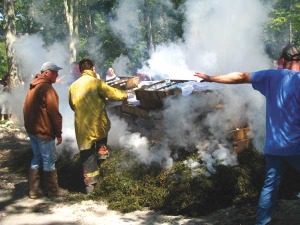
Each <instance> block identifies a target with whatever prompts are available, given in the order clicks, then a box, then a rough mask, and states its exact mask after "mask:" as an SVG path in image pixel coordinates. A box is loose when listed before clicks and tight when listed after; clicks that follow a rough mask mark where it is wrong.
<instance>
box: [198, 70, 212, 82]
mask: <svg viewBox="0 0 300 225" xmlns="http://www.w3.org/2000/svg"><path fill="white" fill-rule="evenodd" d="M194 76H196V77H199V78H201V79H202V80H201V81H200V82H205V81H206V82H211V79H210V76H208V75H206V74H204V73H199V72H195V74H194Z"/></svg>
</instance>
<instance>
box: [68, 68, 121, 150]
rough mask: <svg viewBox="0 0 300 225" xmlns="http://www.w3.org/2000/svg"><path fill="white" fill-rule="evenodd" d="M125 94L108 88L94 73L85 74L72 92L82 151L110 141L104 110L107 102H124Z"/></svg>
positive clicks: (108, 124) (72, 107)
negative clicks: (93, 145) (94, 144)
mask: <svg viewBox="0 0 300 225" xmlns="http://www.w3.org/2000/svg"><path fill="white" fill-rule="evenodd" d="M126 98H127V93H126V92H125V91H122V90H119V89H116V88H113V87H111V86H109V85H107V84H106V83H105V82H104V81H103V80H100V79H98V78H97V77H96V74H95V73H94V72H93V71H92V70H84V71H83V73H82V75H81V77H80V78H79V79H77V80H76V81H75V82H74V83H73V84H72V85H71V86H70V88H69V105H70V107H71V109H72V110H73V111H74V112H75V134H76V140H77V144H78V148H79V150H87V149H90V148H91V146H92V144H93V143H94V142H96V141H99V140H100V139H102V138H105V137H107V134H108V131H109V130H110V121H109V119H108V117H107V113H106V110H105V101H106V99H108V100H110V101H121V100H124V99H126Z"/></svg>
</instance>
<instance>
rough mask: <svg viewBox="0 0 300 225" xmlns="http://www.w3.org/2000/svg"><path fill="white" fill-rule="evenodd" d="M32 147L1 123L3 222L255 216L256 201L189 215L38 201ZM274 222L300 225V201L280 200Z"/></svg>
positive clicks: (82, 223) (170, 221)
mask: <svg viewBox="0 0 300 225" xmlns="http://www.w3.org/2000/svg"><path fill="white" fill-rule="evenodd" d="M29 148H30V145H29V141H28V139H27V135H26V133H25V132H24V129H23V128H22V127H17V126H14V125H11V126H6V125H3V124H2V125H1V126H0V225H96V224H97V225H98V224H102V225H115V224H120V225H137V224H139V225H156V224H157V225H158V224H163V225H183V224H185V225H196V224H197V225H250V224H254V221H255V208H256V207H255V206H253V205H252V206H251V205H249V206H245V207H242V208H235V207H231V208H227V209H222V210H219V211H217V212H215V213H213V214H211V215H209V216H207V217H203V218H186V217H183V216H168V215H163V214H161V213H159V212H154V211H151V210H147V209H145V210H144V211H135V212H132V213H126V214H123V213H119V212H116V211H111V210H108V209H107V205H106V204H105V203H104V202H95V201H91V200H89V201H81V202H79V203H70V202H68V201H66V200H65V199H59V198H58V199H55V200H53V199H48V198H46V197H44V198H41V199H38V200H32V199H29V198H28V196H27V192H28V183H27V177H26V175H25V173H24V169H23V171H22V168H24V164H22V163H20V158H19V157H22V154H21V153H22V152H24V151H28V149H29ZM21 161H22V160H21ZM271 224H273V225H296V224H297V225H299V224H300V200H293V201H287V200H280V201H279V203H278V206H277V211H276V214H275V216H274V221H273V222H272V223H271Z"/></svg>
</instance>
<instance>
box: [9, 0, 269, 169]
mask: <svg viewBox="0 0 300 225" xmlns="http://www.w3.org/2000/svg"><path fill="white" fill-rule="evenodd" d="M165 4H166V5H171V4H170V1H165ZM140 6H141V1H131V0H120V1H119V5H118V7H117V8H116V11H115V17H114V19H113V20H111V23H110V24H111V27H112V29H113V31H114V32H115V33H116V34H117V35H118V36H119V37H120V38H122V40H123V41H124V43H125V44H126V45H127V46H128V47H129V48H132V47H133V45H135V44H136V43H138V42H140V41H144V40H143V37H142V36H141V34H140V33H139V30H138V29H137V27H138V26H139V24H140V20H139V17H138V14H134V13H131V12H136V11H137V9H138V8H139V7H140ZM245 9H247V13H243V12H245ZM182 10H183V12H184V16H185V18H186V20H185V21H186V22H185V24H184V36H183V40H177V41H176V42H174V41H172V42H171V41H169V42H168V43H162V44H160V45H158V46H156V50H155V52H154V53H153V54H152V55H151V58H150V59H149V60H148V61H147V62H145V65H146V64H147V66H145V67H144V68H141V70H144V71H146V73H147V74H149V75H151V76H152V77H153V78H155V77H157V78H158V77H159V78H166V79H167V78H168V79H170V78H171V79H187V80H193V79H195V78H194V76H193V73H194V72H195V71H202V72H205V73H208V74H215V73H226V72H231V71H237V70H239V71H251V70H260V69H265V68H269V66H270V59H268V57H267V56H266V54H265V52H264V47H263V43H262V41H261V33H262V26H263V24H264V23H265V22H266V20H267V17H266V15H267V9H266V8H265V7H264V6H263V5H262V4H261V3H260V1H259V0H252V1H239V0H223V1H218V0H210V1H198V0H187V1H186V3H185V5H184V7H183V8H182ZM39 16H40V17H39V20H40V21H45V27H46V24H47V23H46V22H50V21H51V19H47V18H44V17H43V15H39ZM159 19H160V18H158V20H159ZM163 21H167V17H166V16H165V15H164V20H163ZM44 46H45V45H44V42H43V40H42V38H41V37H40V36H38V35H33V36H32V35H25V36H22V37H20V38H18V40H17V42H16V54H17V56H18V59H19V61H20V64H21V69H22V75H23V77H24V81H25V86H24V88H23V89H24V90H22V91H17V92H16V93H18V95H17V96H16V97H15V99H17V100H16V102H17V104H16V106H15V107H14V108H15V110H16V111H17V112H18V113H17V114H18V115H21V114H22V113H21V112H22V105H23V101H24V97H25V93H26V91H27V89H28V82H30V80H31V79H32V77H33V75H34V74H36V73H38V72H39V70H40V66H41V64H42V63H43V62H45V61H53V62H55V63H56V64H57V65H59V66H62V67H63V68H64V70H63V71H61V72H60V76H61V77H63V78H62V79H61V82H59V83H57V84H55V85H54V86H55V88H56V89H57V90H58V92H59V95H60V107H61V111H62V114H63V117H64V127H63V137H64V138H65V137H68V138H69V139H70V140H73V141H72V142H71V143H72V145H71V146H69V144H70V143H69V142H68V146H69V148H72V149H73V150H74V152H76V151H77V147H76V143H75V134H74V125H73V112H72V111H71V110H70V109H69V106H68V102H67V90H68V85H67V84H66V83H67V82H65V81H67V80H68V74H69V66H68V64H67V62H68V51H67V49H66V48H65V46H67V45H66V43H56V44H54V45H52V46H49V47H48V48H47V49H46V48H45V47H44ZM113 66H115V67H116V69H117V72H118V71H119V72H120V73H123V72H124V71H125V72H124V73H126V71H128V67H129V62H128V58H126V57H125V56H120V57H119V58H117V59H116V61H115V63H114V64H113ZM221 90H222V93H223V96H222V97H223V98H222V99H223V104H224V108H223V110H215V111H209V110H208V109H209V108H212V106H213V104H214V103H217V102H218V101H219V98H218V97H216V98H213V97H211V96H210V97H206V96H205V97H202V96H200V95H195V96H193V95H191V96H188V97H183V98H180V99H172V98H170V99H168V100H167V102H166V106H167V108H166V110H165V112H164V118H165V121H166V124H165V125H166V131H167V133H166V136H167V138H168V139H167V140H166V143H163V144H162V145H161V146H159V147H156V148H155V149H153V147H150V145H149V141H148V140H147V139H146V138H145V137H142V136H141V135H140V134H139V133H131V132H130V131H129V129H128V124H127V123H126V122H124V121H123V120H121V119H120V118H118V117H115V116H111V121H112V129H111V132H110V133H109V144H110V145H111V146H115V147H118V146H121V147H125V148H126V149H128V150H130V151H133V152H135V153H137V155H138V158H139V159H140V160H141V162H143V163H149V162H151V161H158V162H160V163H162V164H164V165H165V166H167V167H169V166H171V165H172V162H173V159H172V157H171V151H170V149H169V148H168V147H167V146H168V145H167V144H168V142H169V141H173V140H174V144H177V145H179V146H183V147H186V148H188V147H189V146H190V145H195V146H196V147H197V149H198V152H199V156H201V157H203V159H204V162H205V164H206V165H207V166H208V168H209V171H210V172H213V166H214V164H215V163H219V162H222V163H223V164H228V165H234V164H235V163H236V160H235V156H234V155H232V154H231V153H230V151H229V150H228V149H229V148H228V143H226V141H225V140H224V136H225V133H226V131H227V130H228V129H229V128H230V127H231V124H234V123H235V122H236V121H238V120H239V119H243V118H247V119H248V123H249V126H250V128H251V130H252V133H253V137H254V141H255V143H256V144H257V146H258V149H261V145H262V141H263V137H264V132H263V127H262V124H264V108H263V107H264V100H263V98H262V97H261V96H260V95H259V94H258V93H256V92H255V91H253V90H252V89H251V85H238V86H234V87H233V86H228V85H225V86H223V87H222V89H221ZM245 106H246V107H245ZM242 109H243V111H242ZM199 116H200V117H201V118H200V119H201V122H203V123H202V124H201V125H200V126H199V124H197V123H195V121H197V119H199ZM20 117H21V116H20ZM241 117H242V118H241ZM228 120H230V123H229V124H228V123H227V121H228ZM207 131H209V133H210V134H211V135H210V136H208V137H204V136H202V134H204V133H207ZM182 134H184V135H182ZM254 134H255V135H254ZM187 165H190V166H191V167H193V168H197V167H198V164H197V162H188V163H187Z"/></svg>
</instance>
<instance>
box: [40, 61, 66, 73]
mask: <svg viewBox="0 0 300 225" xmlns="http://www.w3.org/2000/svg"><path fill="white" fill-rule="evenodd" d="M61 69H62V68H61V67H59V66H57V65H55V64H54V63H53V62H45V63H44V64H43V65H42V67H41V71H46V70H52V71H59V70H61Z"/></svg>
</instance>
